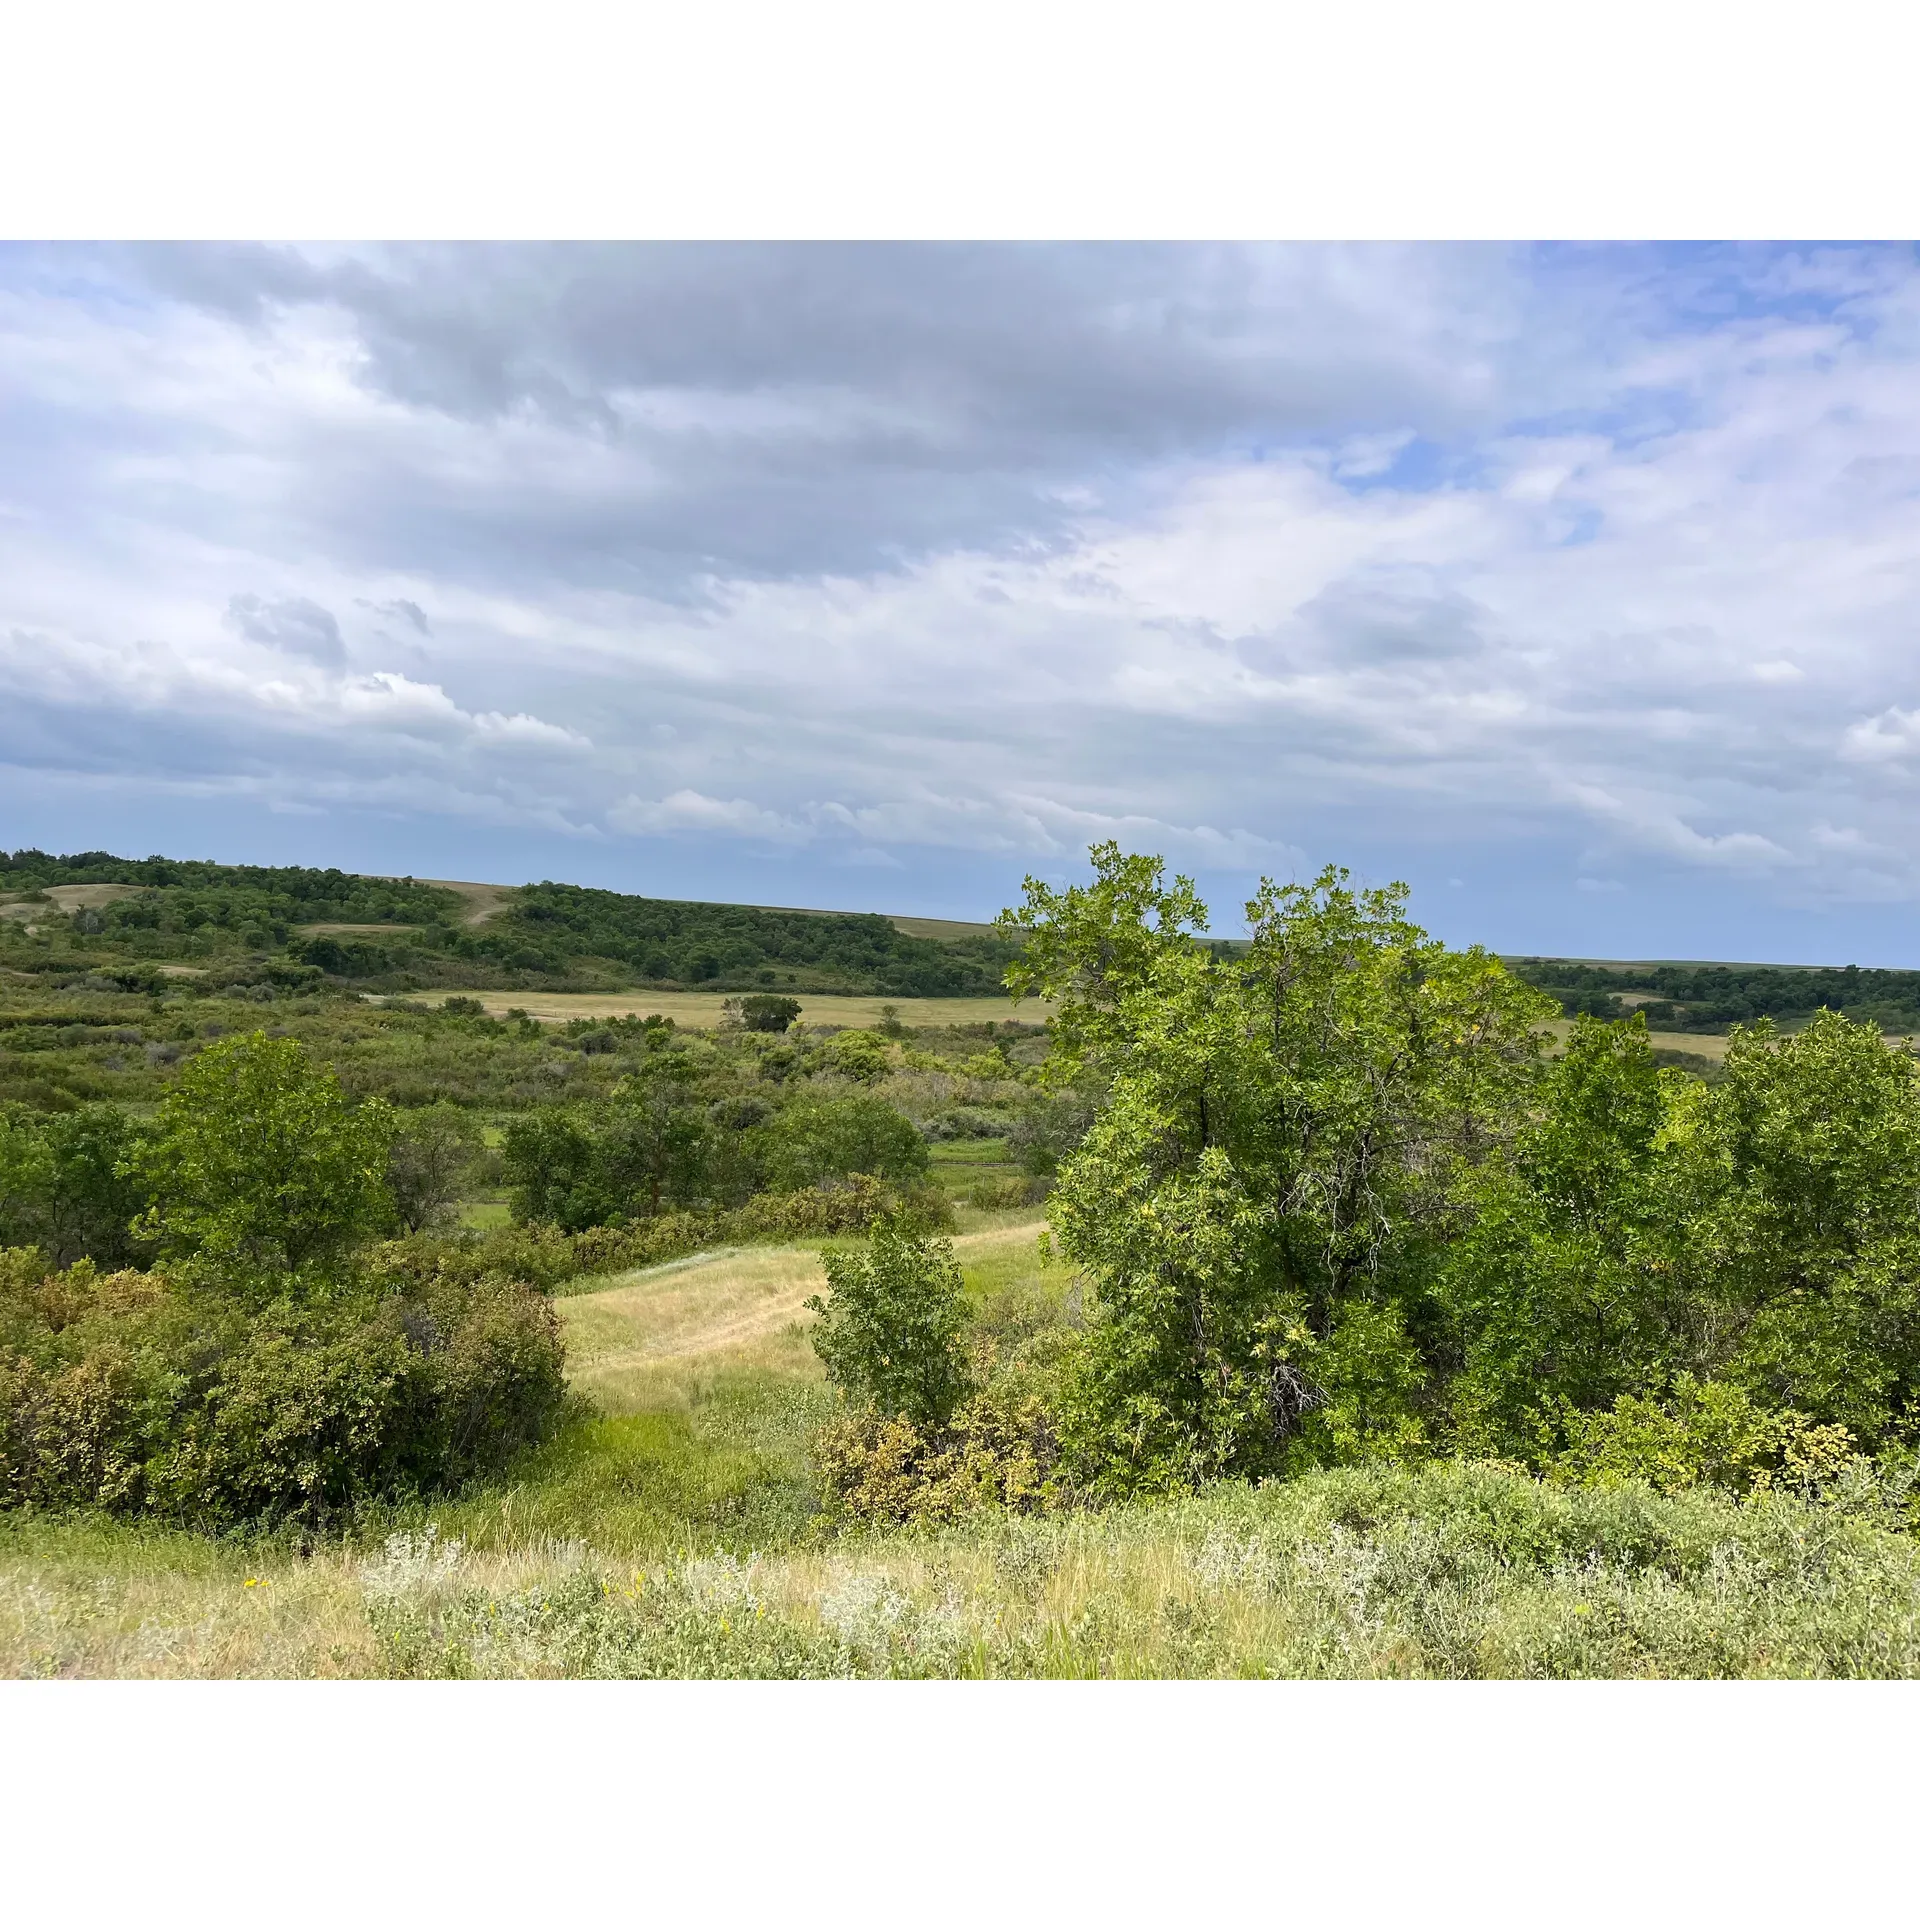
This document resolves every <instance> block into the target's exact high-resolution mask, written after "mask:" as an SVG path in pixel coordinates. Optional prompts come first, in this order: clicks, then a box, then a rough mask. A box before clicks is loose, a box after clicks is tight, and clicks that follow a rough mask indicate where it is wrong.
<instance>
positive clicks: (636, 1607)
mask: <svg viewBox="0 0 1920 1920" xmlns="http://www.w3.org/2000/svg"><path fill="white" fill-rule="evenodd" d="M1038 1232H1039V1222H1038V1221H1036V1220H1029V1221H1022V1222H1016V1223H1012V1224H1008V1225H1001V1226H995V1227H992V1228H988V1229H983V1230H981V1231H979V1232H975V1233H970V1234H966V1235H963V1236H961V1237H960V1238H959V1240H958V1241H957V1243H956V1244H957V1250H958V1252H959V1255H960V1259H961V1262H962V1267H963V1271H964V1273H965V1275H966V1278H967V1283H968V1290H969V1292H970V1293H971V1294H973V1295H975V1296H976V1297H977V1298H980V1299H983V1300H984V1299H990V1298H992V1297H993V1296H994V1295H995V1294H997V1293H1001V1292H1003V1291H1004V1290H1005V1289H1008V1288H1013V1287H1020V1286H1031V1285H1039V1286H1041V1287H1043V1288H1045V1289H1047V1290H1049V1291H1053V1290H1058V1289H1063V1288H1064V1287H1065V1286H1067V1285H1068V1284H1070V1283H1071V1275H1070V1274H1068V1273H1066V1272H1065V1271H1064V1270H1063V1267H1062V1265H1061V1264H1060V1263H1058V1262H1056V1263H1054V1264H1052V1265H1050V1266H1048V1267H1047V1268H1045V1269H1043V1268H1042V1267H1041V1266H1040V1263H1039V1258H1038V1250H1037V1240H1038ZM819 1284H820V1268H819V1262H818V1256H817V1254H816V1253H815V1252H813V1251H810V1250H807V1249H803V1248H782V1249H774V1250H769V1249H762V1248H751V1249H742V1250H739V1251H735V1252H720V1253H716V1254H712V1255H704V1256H699V1257H697V1258H696V1259H693V1260H688V1261H682V1262H676V1263H674V1264H672V1265H671V1266H668V1267H664V1268H659V1269H655V1270H653V1271H651V1272H649V1273H644V1274H638V1275H635V1276H632V1277H631V1279H629V1280H628V1281H627V1282H626V1284H624V1285H617V1286H615V1287H613V1288H610V1289H608V1290H606V1291H604V1292H599V1293H594V1294H586V1295H580V1296H577V1297H574V1298H571V1299H567V1300H563V1301H562V1302H561V1303H560V1308H561V1312H562V1314H563V1316H564V1318H565V1321H566V1324H567V1330H568V1340H569V1348H570V1352H571V1355H572V1372H573V1376H574V1379H575V1381H576V1383H577V1384H578V1386H579V1387H580V1388H581V1390H582V1392H583V1394H584V1395H585V1396H587V1397H588V1398H590V1399H591V1400H592V1401H593V1402H595V1403H597V1406H598V1408H599V1409H600V1410H601V1412H600V1416H599V1417H595V1418H583V1419H582V1420H580V1421H579V1422H578V1423H577V1424H575V1425H574V1426H573V1427H571V1428H570V1429H569V1430H567V1431H566V1432H564V1433H562V1434H561V1435H560V1436H559V1437H558V1438H557V1439H555V1440H554V1441H552V1442H550V1443H549V1444H548V1445H546V1446H544V1447H541V1448H539V1449H537V1450H535V1451H534V1452H533V1453H531V1454H529V1455H527V1456H525V1457H523V1458H522V1459H521V1460H520V1461H519V1462H518V1463H517V1464H516V1465H515V1466H514V1468H513V1469H512V1470H511V1471H510V1472H509V1473H507V1474H506V1475H505V1476H503V1477H502V1478H501V1479H500V1480H499V1481H497V1482H492V1483H488V1484H486V1485H483V1486H479V1487H476V1488H474V1489H472V1490H471V1491H470V1492H468V1493H467V1494H466V1495H464V1496H462V1497H461V1498H458V1499H453V1500H443V1501H439V1502H434V1503H431V1504H423V1505H419V1506H417V1507H409V1508H396V1509H392V1510H388V1511H383V1512H380V1513H374V1514H363V1515H361V1516H359V1517H358V1518H357V1520H356V1521H355V1522H354V1524H353V1525H352V1527H351V1528H350V1529H349V1530H348V1531H347V1533H346V1534H345V1535H344V1537H339V1538H335V1539H331V1540H323V1541H318V1542H316V1541H314V1540H312V1539H306V1540H302V1539H299V1538H295V1537H282V1536H275V1537H267V1538H258V1539H251V1540H248V1539H212V1538H205V1537H200V1536H196V1535H192V1534H184V1533H179V1532H174V1531H168V1530H165V1529H161V1528H157V1527H147V1526H135V1525H127V1524H123V1523H116V1522H113V1521H110V1520H106V1519H79V1520H53V1519H41V1518H36V1517H34V1516H31V1515H21V1514H14V1515H11V1516H7V1517H5V1518H0V1673H5V1674H16V1675H22V1676H30V1675H45V1676H55V1675H67V1676H75V1677H84V1676H117V1677H141V1676H156V1677H158V1676H181V1677H185V1676H202V1677H215V1676H256V1677H270V1676H271V1677H316V1678H324V1677H330V1676H343V1677H344V1676H361V1677H408V1676H445V1677H449V1678H452V1677H463V1676H487V1677H500V1678H510V1677H568V1676H591V1677H602V1678H620V1677H634V1678H642V1677H656V1676H657V1677H667V1676H673V1677H690V1678H691V1677H742V1678H746V1677H783V1676H784V1677H807V1676H821V1677H826V1676H843V1677H846V1676H851V1677H861V1676H872V1677H883V1676H898V1677H914V1676H952V1677H968V1676H1005V1677H1023V1676H1024V1677H1093V1676H1114V1677H1130V1676H1131V1677H1151V1676H1168V1677H1174V1676H1186V1677H1204V1676H1219V1677H1232V1676H1249V1677H1252V1676H1277V1677H1286V1676H1298V1677H1323V1678H1339V1677H1454V1678H1471V1677H1502V1678H1528V1677H1620V1678H1631V1677H1642V1676H1645V1677H1653V1676H1664V1677H1702V1678H1704V1677H1736V1676H1770V1677H1785V1676H1795V1675H1804V1676H1823V1677H1850V1676H1852V1677H1886V1678H1905V1677H1916V1678H1920V1548H1916V1544H1915V1542H1914V1540H1913V1539H1912V1538H1911V1537H1910V1536H1908V1535H1906V1534H1904V1533H1901V1532H1898V1531H1895V1530H1893V1529H1892V1528H1890V1527H1888V1526H1886V1525H1883V1524H1881V1522H1880V1520H1879V1519H1878V1518H1877V1517H1876V1514H1875V1513H1874V1512H1873V1511H1871V1510H1866V1509H1862V1510H1860V1511H1853V1510H1850V1509H1849V1508H1848V1507H1847V1506H1846V1504H1845V1503H1844V1502H1833V1503H1829V1504H1826V1505H1811V1504H1808V1503H1806V1502H1803V1501H1800V1500H1797V1499H1793V1498H1790V1497H1787V1496H1783V1495H1773V1494H1768V1495H1764V1496H1761V1497H1760V1498H1757V1499H1755V1500H1751V1501H1748V1502H1745V1503H1738V1502H1735V1501H1733V1500H1731V1499H1728V1498H1726V1497H1724V1496H1721V1495H1718V1494H1711V1493H1696V1494H1686V1495H1679V1496H1661V1495H1658V1494H1654V1493H1652V1492H1650V1491H1648V1490H1646V1489H1645V1488H1641V1487H1634V1486H1628V1487H1620V1488H1556V1487H1551V1486H1546V1485H1543V1484H1541V1483H1540V1482H1537V1481H1535V1480H1532V1479H1530V1478H1528V1477H1527V1476H1526V1475H1524V1474H1522V1473H1520V1472H1518V1471H1516V1470H1513V1469H1510V1468H1506V1467H1503V1466H1500V1465H1498V1464H1491V1463H1480V1464H1462V1463H1449V1462H1439V1463H1434V1464H1431V1465H1427V1466H1392V1467H1388V1466H1381V1467H1370V1468H1345V1469H1339V1470H1336V1471H1331V1472H1323V1473H1314V1474H1309V1475H1306V1476H1303V1477H1302V1478H1300V1479H1297V1480H1293V1481H1289V1482H1285V1483H1269V1484H1267V1485H1264V1486H1259V1487H1250V1486H1245V1485H1231V1486H1222V1487H1218V1488H1215V1489H1214V1490H1212V1491H1210V1492H1209V1493H1207V1494H1205V1495H1202V1496H1199V1497H1196V1498H1192V1499H1185V1500H1176V1501H1165V1502H1158V1503H1141V1504H1136V1505H1131V1506H1121V1507H1110V1508H1106V1509H1103V1510H1090V1511H1077V1512H1076V1511H1069V1512H1065V1513H1059V1514H1055V1515H1052V1516H1044V1517H1027V1518H1021V1517H1016V1516H1008V1515H1002V1514H994V1515H989V1516H984V1517H982V1518H981V1519H979V1520H978V1521H976V1522H974V1523H971V1524H968V1525H965V1526H961V1527H958V1528H952V1529H947V1530H944V1531H905V1532H898V1531H896V1532H867V1531H863V1530H862V1531H849V1530H845V1529H835V1528H834V1527H832V1526H831V1525H830V1524H829V1523H828V1522H827V1521H826V1519H825V1518H824V1517H823V1515H822V1513H821V1510H820V1502H819V1493H818V1487H817V1483H816V1480H815V1475H814V1469H813V1466H812V1462H811V1458H810V1436H811V1433H812V1431H813V1429H814V1428H815V1426H816V1425H817V1424H818V1422H819V1421H820V1419H821V1418H822V1417H823V1416H824V1415H825V1414H827V1413H828V1412H829V1411H830V1410H831V1406H832V1397H831V1394H830V1391H829V1389H828V1388H827V1387H826V1385H825V1383H824V1381H822V1380H821V1378H820V1377H819V1369H818V1366H817V1363H816V1362H815V1360H814V1357H813V1355H812V1352H811V1349H810V1347H809V1346H808V1344H807V1341H806V1333H805V1328H804V1325H803V1324H802V1322H803V1320H804V1318H805V1315H804V1310H803V1308H802V1307H801V1305H800V1302H801V1301H803V1300H804V1298H805V1297H806V1294H807V1293H809V1292H811V1291H813V1290H814V1289H815V1288H816V1287H817V1286H818V1285H819Z"/></svg>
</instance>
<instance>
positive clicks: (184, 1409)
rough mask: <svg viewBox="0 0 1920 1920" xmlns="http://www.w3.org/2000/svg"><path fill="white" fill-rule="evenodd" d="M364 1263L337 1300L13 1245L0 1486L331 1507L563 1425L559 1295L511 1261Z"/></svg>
mask: <svg viewBox="0 0 1920 1920" xmlns="http://www.w3.org/2000/svg"><path fill="white" fill-rule="evenodd" d="M399 1278H400V1276H396V1275H393V1274H391V1273H389V1274H388V1275H386V1276H384V1278H383V1279H376V1278H375V1277H374V1276H372V1275H364V1276H362V1277H361V1282H360V1284H359V1285H358V1286H357V1287H355V1288H353V1289H351V1290H347V1289H340V1290H337V1291H336V1292H335V1293H334V1294H333V1295H332V1296H330V1297H329V1298H327V1299H326V1300H324V1301H314V1300H310V1299H307V1300H295V1299H291V1298H286V1297H282V1298H278V1299H269V1300H266V1301H264V1303H263V1301H262V1300H261V1298H260V1296H259V1295H258V1294H257V1293H256V1294H255V1295H254V1297H253V1298H252V1299H251V1300H250V1301H248V1302H244V1303H243V1302H242V1301H241V1300H240V1299H238V1298H237V1297H236V1296H235V1295H234V1294H233V1293H231V1292H228V1291H225V1290H217V1291H216V1290H209V1289H207V1288H206V1287H204V1286H196V1285H195V1284H194V1283H193V1281H192V1279H191V1278H182V1277H180V1276H176V1275H170V1274H166V1273H160V1272H155V1273H150V1274H140V1273H114V1274H100V1273H98V1272H97V1271H96V1270H95V1269H94V1268H93V1266H92V1263H91V1262H84V1261H83V1262H80V1263H78V1264H76V1265H75V1266H73V1267H71V1268H69V1269H67V1270H66V1271H65V1272H61V1271H58V1270H56V1269H54V1268H53V1267H52V1266H51V1264H50V1263H48V1262H46V1261H45V1260H44V1259H43V1258H41V1257H40V1256H39V1255H38V1254H37V1253H36V1252H35V1250H33V1249H14V1250H11V1251H9V1252H7V1253H5V1254H4V1255H0V1321H3V1324H4V1335H3V1337H0V1504H5V1505H9V1506H33V1507H43V1508H66V1507H79V1506H92V1507H99V1508H103V1509H106V1510H109V1511H113V1512H119V1513H151V1514H156V1515H161V1516H164V1517H167V1518H169V1519H173V1520H178V1521H182V1522H187V1523H190V1524H195V1525H214V1526H230V1525H234V1524H238V1523H241V1522H263V1521H265V1522H272V1521H282V1520H298V1521H303V1522H313V1523H324V1522H325V1521H326V1520H327V1519H328V1518H329V1517H330V1516H336V1515H338V1514H340V1513H341V1512H342V1511H343V1510H345V1509H348V1508H350V1507H352V1506H354V1505H355V1504H357V1503H359V1502H361V1501H364V1500H367V1499H371V1498H377V1497H381V1496H386V1495H392V1494H398V1493H417V1492H421V1491H433V1490H436V1489H442V1488H447V1487H452V1486H455V1485H457V1484H459V1483H460V1482H461V1481H463V1480H466V1479H468V1478H470V1477H471V1476H472V1475H474V1474H476V1473H481V1472H485V1471H488V1470H490V1469H492V1468H494V1467H497V1466H499V1465H500V1464H502V1463H503V1462H504V1461H505V1460H506V1459H508V1458H509V1457H511V1455H512V1454H513V1453H515V1452H516V1451H517V1450H518V1449H520V1448H521V1447H523V1446H525V1445H527V1444H529V1443H530V1442H532V1441H535V1440H538V1439H540V1438H542V1437H544V1436H545V1435H546V1434H548V1433H550V1432H551V1431H552V1430H553V1428H554V1426H555V1423H556V1422H557V1420H558V1419H559V1417H560V1415H561V1412H562V1409H563V1406H564V1401H565V1385H564V1381H563V1378H562V1352H561V1344H560V1333H559V1326H558V1323H557V1322H556V1320H555V1319H554V1316H553V1311H552V1308H551V1307H550V1306H548V1305H547V1303H546V1302H545V1301H543V1300H541V1299H540V1298H539V1297H538V1296H537V1295H535V1294H533V1293H532V1292H530V1291H528V1290H527V1289H526V1288H525V1287H521V1286H517V1285H515V1284H513V1283H512V1282H511V1281H505V1280H500V1279H495V1278H483V1279H481V1280H479V1281H477V1282H474V1283H463V1282H461V1281H458V1280H449V1279H444V1278H440V1277H435V1278H433V1279H430V1280H427V1281H425V1282H424V1283H420V1282H415V1283H413V1284H404V1285H403V1284H395V1282H396V1281H397V1280H398V1279H399Z"/></svg>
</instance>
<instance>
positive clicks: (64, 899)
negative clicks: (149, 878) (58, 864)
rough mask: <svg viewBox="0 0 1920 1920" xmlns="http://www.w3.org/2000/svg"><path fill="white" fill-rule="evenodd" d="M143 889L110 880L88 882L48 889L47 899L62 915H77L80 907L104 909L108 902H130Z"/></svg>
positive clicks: (143, 890)
mask: <svg viewBox="0 0 1920 1920" xmlns="http://www.w3.org/2000/svg"><path fill="white" fill-rule="evenodd" d="M145 891H146V889H145V888H144V887H129V886H123V885H120V884H119V883H117V882H114V881H110V880H89V881H86V882H84V883H82V884H78V885H75V886H70V887H49V888H48V889H47V898H48V899H49V900H52V901H53V902H54V903H55V904H56V905H57V906H58V907H59V909H60V911H61V912H62V913H78V912H79V911H80V909H81V908H82V907H104V906H105V905H106V904H107V903H108V902H109V901H110V900H130V899H131V898H132V897H133V896H134V895H135V894H136V893H144V892H145Z"/></svg>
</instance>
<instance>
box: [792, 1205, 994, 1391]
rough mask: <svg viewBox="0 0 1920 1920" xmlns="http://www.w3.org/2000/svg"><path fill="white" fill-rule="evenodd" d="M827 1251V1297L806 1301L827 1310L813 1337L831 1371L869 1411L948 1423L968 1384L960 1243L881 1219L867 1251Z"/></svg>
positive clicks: (818, 1309) (822, 1312) (823, 1258)
mask: <svg viewBox="0 0 1920 1920" xmlns="http://www.w3.org/2000/svg"><path fill="white" fill-rule="evenodd" d="M820 1259H821V1264H822V1265H823V1266H825V1268H826V1270H827V1292H826V1297H825V1298H824V1299H823V1298H821V1296H820V1295H818V1294H815V1295H814V1296H813V1297H812V1298H811V1299H810V1300H809V1301H808V1302H807V1305H808V1307H809V1308H811V1309H812V1310H813V1312H814V1313H816V1314H818V1315H819V1316H820V1318H819V1324H818V1325H817V1326H816V1327H815V1328H814V1332H813V1346H814V1351H815V1352H816V1353H817V1354H819V1356H820V1363H821V1365H822V1366H824V1367H825V1368H826V1370H827V1378H828V1379H829V1380H831V1381H832V1382H833V1384H834V1385H835V1386H836V1387H838V1388H839V1389H840V1391H841V1392H842V1393H843V1394H844V1395H845V1396H846V1398H847V1400H848V1402H849V1404H850V1405H852V1406H853V1407H855V1408H857V1409H858V1410H860V1411H862V1412H870V1413H877V1414H879V1415H880V1416H881V1417H882V1418H885V1419H901V1420H907V1421H910V1422H911V1423H912V1424H913V1425H915V1426H918V1427H938V1426H941V1425H944V1424H945V1422H946V1421H947V1420H948V1419H949V1418H951V1416H952V1414H953V1412H954V1409H955V1408H956V1407H958V1406H959V1405H960V1403H961V1402H962V1401H963V1400H964V1399H965V1398H966V1396H967V1393H968V1389H969V1386H970V1384H971V1382H970V1377H969V1372H968V1367H967V1356H966V1348H965V1344H964V1335H965V1332H966V1327H967V1323H968V1319H969V1314H968V1310H967V1302H966V1294H965V1289H964V1286H963V1283H962V1281H961V1278H960V1268H959V1264H958V1262H957V1261H956V1260H955V1259H954V1257H953V1243H952V1242H951V1241H949V1240H931V1239H928V1238H926V1237H925V1236H924V1235H921V1234H918V1233H915V1232H913V1231H912V1230H911V1229H910V1228H907V1227H904V1226H902V1225H900V1224H898V1223H897V1222H892V1221H884V1220H883V1221H881V1222H880V1223H879V1224H878V1225H877V1226H876V1227H875V1228H874V1230H873V1235H872V1238H871V1240H870V1241H869V1243H868V1245H867V1246H866V1248H865V1249H864V1250H860V1251H854V1252H841V1251H834V1250H829V1251H828V1252H826V1253H823V1254H822V1255H821V1256H820Z"/></svg>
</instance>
